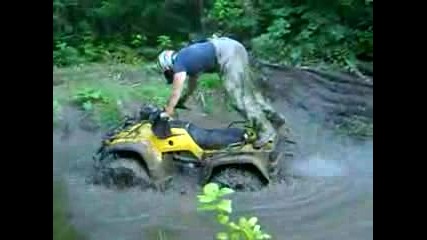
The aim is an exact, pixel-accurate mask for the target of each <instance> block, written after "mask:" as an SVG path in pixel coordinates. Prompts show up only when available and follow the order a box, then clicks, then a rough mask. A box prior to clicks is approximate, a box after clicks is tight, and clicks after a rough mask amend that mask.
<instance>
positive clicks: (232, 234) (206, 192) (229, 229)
mask: <svg viewBox="0 0 427 240" xmlns="http://www.w3.org/2000/svg"><path fill="white" fill-rule="evenodd" d="M233 192H234V191H233V190H232V189H229V188H220V187H219V186H218V184H216V183H209V184H206V185H205V186H204V187H203V193H202V194H200V195H198V196H197V198H198V202H199V206H198V208H197V209H198V210H199V211H210V212H215V213H216V221H217V222H218V223H219V224H221V225H223V227H224V228H225V229H224V231H222V232H219V233H217V234H216V239H218V240H240V239H244V240H258V239H259V240H261V239H271V236H270V235H268V234H266V233H264V232H262V231H261V226H260V225H259V224H257V222H258V218H256V217H251V218H246V217H240V218H239V220H238V221H237V223H236V222H233V221H231V219H230V214H231V213H232V211H233V209H232V201H231V200H230V199H225V198H224V197H225V196H226V195H229V194H231V193H233Z"/></svg>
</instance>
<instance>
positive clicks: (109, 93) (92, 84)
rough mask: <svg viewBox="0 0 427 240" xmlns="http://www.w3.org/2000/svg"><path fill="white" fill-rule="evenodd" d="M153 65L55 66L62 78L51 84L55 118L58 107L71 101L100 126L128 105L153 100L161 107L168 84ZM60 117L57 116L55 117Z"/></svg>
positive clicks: (167, 91)
mask: <svg viewBox="0 0 427 240" xmlns="http://www.w3.org/2000/svg"><path fill="white" fill-rule="evenodd" d="M153 72H154V70H153V66H152V65H148V64H145V65H143V67H141V66H133V65H126V64H124V65H117V64H112V65H109V64H93V65H81V66H73V67H62V68H59V69H56V70H55V69H54V75H55V76H57V77H58V78H60V79H62V80H63V83H62V84H61V85H58V86H55V87H54V92H53V94H54V96H53V97H54V103H53V105H54V107H53V108H54V119H55V118H56V116H61V115H60V114H59V113H61V107H60V106H65V105H67V104H70V103H71V104H73V105H74V106H77V107H78V108H80V109H81V110H83V111H84V113H85V114H87V116H89V117H91V118H92V119H93V120H94V121H95V122H96V123H98V124H99V125H101V126H109V125H110V124H114V123H116V122H117V121H118V120H120V119H121V117H123V114H125V113H129V112H126V111H128V110H129V111H130V110H131V109H128V107H127V106H129V105H132V106H135V104H139V103H152V104H155V105H159V106H164V105H165V104H166V101H167V99H168V97H169V93H170V86H169V85H166V84H164V82H163V80H162V79H160V77H161V76H158V75H154V74H153ZM58 120H60V119H58Z"/></svg>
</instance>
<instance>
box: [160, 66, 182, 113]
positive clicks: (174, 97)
mask: <svg viewBox="0 0 427 240" xmlns="http://www.w3.org/2000/svg"><path fill="white" fill-rule="evenodd" d="M186 77H187V73H186V72H179V73H175V75H174V77H173V86H172V94H171V96H170V98H169V102H168V105H167V106H166V107H165V112H166V113H167V114H169V116H172V115H173V113H174V109H175V106H176V105H177V103H178V101H179V99H180V97H181V92H182V89H183V88H184V82H185V79H186Z"/></svg>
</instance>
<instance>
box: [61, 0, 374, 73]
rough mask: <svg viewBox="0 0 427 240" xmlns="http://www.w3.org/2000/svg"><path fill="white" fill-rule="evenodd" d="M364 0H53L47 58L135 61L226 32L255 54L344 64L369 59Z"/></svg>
mask: <svg viewBox="0 0 427 240" xmlns="http://www.w3.org/2000/svg"><path fill="white" fill-rule="evenodd" d="M372 6H373V1H368V0H301V1H295V0H276V1H255V0H205V1H203V0H197V1H185V0H175V1H154V0H142V1H135V0H85V1H82V0H54V1H53V21H54V26H53V33H54V45H53V48H54V52H53V59H54V64H55V65H58V66H65V65H75V64H81V63H84V62H99V61H112V62H116V63H117V62H118V63H132V64H140V63H141V61H143V60H153V59H154V58H155V56H156V54H157V53H158V52H159V50H161V49H164V48H166V47H174V48H176V47H179V46H182V45H183V44H184V45H185V42H188V41H189V40H191V39H190V38H199V37H206V36H210V35H211V34H212V33H215V32H216V33H223V34H232V35H233V36H236V38H237V39H238V40H241V41H242V42H244V43H245V45H246V46H247V47H248V48H249V49H251V50H252V51H253V53H254V54H255V55H256V56H258V57H261V58H264V59H267V60H270V61H274V62H281V63H285V64H292V65H302V64H305V65H310V64H319V63H327V64H332V65H337V66H345V67H347V65H348V63H352V62H354V61H355V60H356V59H358V60H362V61H372V59H373V19H372V18H373V17H372V16H373V7H372Z"/></svg>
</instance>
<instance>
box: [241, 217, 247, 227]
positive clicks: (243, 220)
mask: <svg viewBox="0 0 427 240" xmlns="http://www.w3.org/2000/svg"><path fill="white" fill-rule="evenodd" d="M247 222H248V220H247V219H246V218H245V217H240V218H239V226H240V227H245V225H247Z"/></svg>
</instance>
